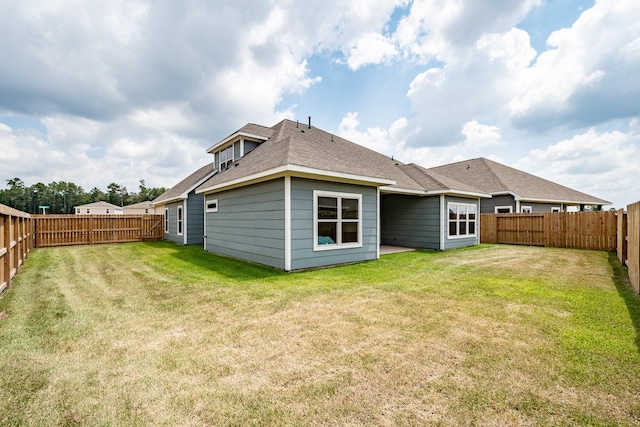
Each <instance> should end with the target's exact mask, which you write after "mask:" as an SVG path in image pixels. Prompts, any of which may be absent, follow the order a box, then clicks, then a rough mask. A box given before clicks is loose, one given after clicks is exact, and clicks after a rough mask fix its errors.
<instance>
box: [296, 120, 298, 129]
mask: <svg viewBox="0 0 640 427" xmlns="http://www.w3.org/2000/svg"><path fill="white" fill-rule="evenodd" d="M297 127H298V120H296V128H297Z"/></svg>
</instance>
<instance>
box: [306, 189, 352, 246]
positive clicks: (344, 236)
mask: <svg viewBox="0 0 640 427" xmlns="http://www.w3.org/2000/svg"><path fill="white" fill-rule="evenodd" d="M313 203H314V216H315V218H314V223H315V227H314V250H327V249H340V248H345V247H360V246H362V221H361V218H362V195H361V194H350V193H332V192H323V191H314V200H313Z"/></svg>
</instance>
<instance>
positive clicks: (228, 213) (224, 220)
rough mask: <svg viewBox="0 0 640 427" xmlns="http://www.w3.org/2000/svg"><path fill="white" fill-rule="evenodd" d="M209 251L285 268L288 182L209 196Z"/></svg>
mask: <svg viewBox="0 0 640 427" xmlns="http://www.w3.org/2000/svg"><path fill="white" fill-rule="evenodd" d="M209 199H218V212H213V213H207V224H206V235H207V237H206V249H207V251H210V252H215V253H219V254H224V255H229V256H232V257H236V258H241V259H246V260H249V261H253V262H257V263H260V264H266V265H270V266H272V267H276V268H281V269H284V267H285V265H284V179H277V180H273V181H268V182H265V183H260V184H255V185H250V186H247V187H242V188H238V189H234V190H229V191H224V192H220V193H215V194H211V195H208V196H207V200H209Z"/></svg>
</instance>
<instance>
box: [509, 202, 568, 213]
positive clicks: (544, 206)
mask: <svg viewBox="0 0 640 427" xmlns="http://www.w3.org/2000/svg"><path fill="white" fill-rule="evenodd" d="M522 206H531V209H532V211H533V212H551V208H552V207H553V208H561V207H562V205H561V204H560V203H533V202H531V203H530V202H520V207H522ZM514 212H515V210H514Z"/></svg>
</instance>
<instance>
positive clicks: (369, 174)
mask: <svg viewBox="0 0 640 427" xmlns="http://www.w3.org/2000/svg"><path fill="white" fill-rule="evenodd" d="M247 126H250V125H247ZM247 126H245V127H243V128H242V129H246V128H247ZM253 126H255V125H253ZM267 129H269V130H270V132H268V131H267V130H264V129H263V130H262V132H263V133H262V135H267V134H268V133H271V137H270V138H269V139H268V140H267V141H266V142H264V143H262V144H260V145H259V146H258V147H256V148H255V149H254V150H253V151H251V152H250V153H249V154H247V155H246V156H244V157H243V158H241V159H240V160H238V161H236V162H235V163H234V165H233V166H231V167H229V169H227V170H225V171H222V172H220V173H218V174H216V175H214V176H212V177H211V178H210V179H209V180H207V181H206V182H205V183H204V184H202V185H201V186H199V187H198V188H197V189H196V192H198V193H204V192H208V191H215V190H219V189H222V188H227V187H231V186H235V185H245V184H247V183H250V182H254V181H255V182H257V181H259V180H262V179H269V178H270V177H273V176H277V175H279V174H284V173H293V174H296V175H298V176H309V177H314V176H315V177H331V178H332V179H335V180H344V181H349V182H363V183H371V184H375V185H378V186H381V189H382V190H383V191H387V192H400V193H403V192H404V193H410V194H421V195H426V194H430V193H431V192H432V191H433V192H435V191H437V190H442V189H444V187H446V185H442V184H441V183H439V184H438V185H431V184H432V183H428V182H427V180H426V179H425V180H423V182H422V183H419V182H417V181H416V180H415V179H413V178H412V177H411V176H409V175H408V174H407V173H406V172H405V170H404V167H405V166H407V165H404V164H403V163H401V162H399V161H396V160H393V159H392V158H390V157H387V156H385V155H383V154H380V153H378V152H376V151H373V150H370V149H368V148H366V147H363V146H362V145H359V144H356V143H353V142H351V141H348V140H346V139H343V138H340V137H338V136H336V135H333V134H331V133H328V132H325V131H323V130H321V129H318V128H316V127H313V126H311V127H309V126H308V125H306V124H301V123H298V122H293V121H291V120H283V121H281V122H279V123H278V124H276V125H275V126H273V127H271V128H267ZM254 131H255V129H254ZM238 133H239V131H238V132H235V133H234V134H232V136H233V135H236V134H238ZM228 140H229V138H225V140H223V141H228ZM219 145H221V144H220V143H218V144H216V145H214V147H217V146H219ZM450 183H452V181H450ZM460 186H461V188H457V189H456V190H457V191H458V192H465V191H469V190H470V186H468V185H462V184H460ZM462 187H464V188H462ZM474 190H475V191H470V192H471V193H474V194H478V193H481V192H479V191H478V190H477V189H474ZM484 196H486V197H489V196H488V195H484Z"/></svg>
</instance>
